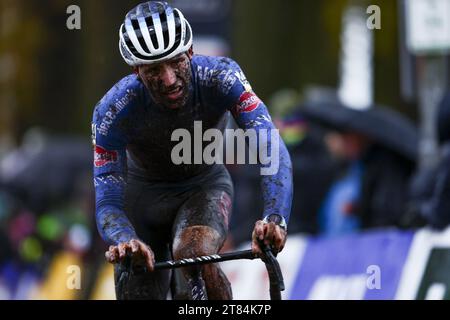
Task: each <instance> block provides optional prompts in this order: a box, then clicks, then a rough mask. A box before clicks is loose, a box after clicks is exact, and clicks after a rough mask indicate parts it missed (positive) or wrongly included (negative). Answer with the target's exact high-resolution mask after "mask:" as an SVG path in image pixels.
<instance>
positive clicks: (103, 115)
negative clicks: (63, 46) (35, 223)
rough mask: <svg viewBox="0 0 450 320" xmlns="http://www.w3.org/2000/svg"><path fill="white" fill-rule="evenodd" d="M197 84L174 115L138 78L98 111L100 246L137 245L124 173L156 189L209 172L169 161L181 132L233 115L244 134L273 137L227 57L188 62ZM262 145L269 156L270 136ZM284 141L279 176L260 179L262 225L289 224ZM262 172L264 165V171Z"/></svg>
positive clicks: (220, 124)
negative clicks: (279, 220)
mask: <svg viewBox="0 0 450 320" xmlns="http://www.w3.org/2000/svg"><path fill="white" fill-rule="evenodd" d="M191 71H192V82H191V85H190V93H189V98H188V101H187V103H186V105H185V106H183V107H182V108H180V109H177V110H172V109H169V108H164V107H162V106H159V105H158V104H156V103H155V102H154V101H153V99H152V97H151V95H150V93H149V91H148V89H147V88H146V87H145V86H144V84H143V83H142V82H141V81H140V79H139V78H138V76H137V75H135V74H132V75H129V76H127V77H125V78H123V79H122V80H121V81H119V82H118V83H117V84H116V85H115V86H114V87H113V88H112V89H111V90H110V91H109V92H108V93H107V94H106V95H105V96H104V97H103V99H102V100H101V101H100V102H99V103H98V104H97V106H96V107H95V110H94V116H93V122H92V129H93V144H94V149H95V150H94V157H95V158H94V185H95V189H96V219H97V226H98V229H99V231H100V233H101V235H102V237H103V239H104V240H105V241H107V242H109V243H113V244H117V243H120V242H124V241H129V240H130V239H132V238H137V235H136V233H135V231H134V228H133V226H132V225H131V223H130V221H129V220H128V218H127V216H126V214H125V210H124V190H125V186H126V176H127V172H133V174H139V175H141V176H145V178H146V179H149V180H151V181H161V182H167V181H182V180H184V179H188V178H191V177H194V176H196V175H198V174H200V173H202V172H204V171H205V170H208V167H209V166H210V165H207V164H204V163H201V164H199V163H197V162H195V163H196V164H187V163H182V164H178V165H176V164H174V162H173V161H172V158H171V155H172V150H173V148H174V147H175V146H176V145H177V144H178V143H179V142H177V141H172V133H173V132H174V130H176V129H180V128H182V129H186V130H188V131H189V132H191V133H194V123H195V122H196V121H201V124H202V130H203V131H206V130H208V129H220V130H223V129H224V128H225V126H226V122H227V116H228V114H229V112H231V114H232V115H233V117H234V119H235V121H236V123H237V124H238V126H239V127H240V128H242V129H244V130H246V129H255V130H256V131H257V132H259V131H260V130H261V129H266V130H271V129H275V127H274V125H273V123H272V121H271V118H270V115H269V114H268V111H267V108H266V106H265V105H264V103H263V102H262V101H261V100H260V99H259V98H258V97H257V96H256V94H255V93H254V92H253V91H252V89H251V86H250V84H249V83H248V81H247V80H246V78H245V76H244V74H243V72H242V70H241V69H240V67H239V66H238V64H237V63H236V62H234V61H233V60H231V59H229V58H223V57H206V56H198V55H195V56H194V57H193V58H192V60H191ZM267 137H268V138H267V139H264V141H258V145H264V147H265V148H267V149H268V150H270V146H271V137H270V135H267ZM278 140H279V169H278V171H277V172H276V173H274V174H273V175H262V176H261V182H262V184H261V186H262V192H263V200H264V212H263V217H266V216H268V215H271V214H279V215H282V216H283V217H284V218H285V219H286V221H288V220H289V215H290V210H291V202H292V192H293V190H292V188H293V186H292V166H291V161H290V157H289V154H288V151H287V149H286V147H285V145H284V143H283V141H282V140H281V138H280V139H278ZM261 166H262V167H264V166H265V165H261Z"/></svg>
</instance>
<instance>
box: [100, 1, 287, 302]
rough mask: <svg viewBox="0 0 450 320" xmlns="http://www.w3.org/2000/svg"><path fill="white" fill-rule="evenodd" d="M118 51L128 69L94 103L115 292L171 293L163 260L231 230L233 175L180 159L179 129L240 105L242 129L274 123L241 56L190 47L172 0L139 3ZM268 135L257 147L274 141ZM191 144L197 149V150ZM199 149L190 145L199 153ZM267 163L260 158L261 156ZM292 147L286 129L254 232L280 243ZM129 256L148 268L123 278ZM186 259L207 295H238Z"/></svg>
mask: <svg viewBox="0 0 450 320" xmlns="http://www.w3.org/2000/svg"><path fill="white" fill-rule="evenodd" d="M119 34H120V41H119V48H120V53H121V55H122V57H123V59H124V60H125V62H126V63H127V64H128V65H130V66H131V67H132V68H133V71H134V72H133V74H131V75H128V76H126V77H125V78H123V79H122V80H120V81H119V82H118V83H117V84H116V85H115V86H114V87H113V88H112V89H111V90H110V91H109V92H108V93H107V94H106V95H105V96H104V97H103V98H102V99H101V101H100V102H99V103H98V104H97V106H96V107H95V110H94V115H93V122H92V129H93V143H94V185H95V188H96V220H97V226H98V229H99V232H100V234H101V236H102V238H103V239H104V240H105V241H106V242H108V243H109V244H110V247H109V250H108V251H107V252H106V254H105V255H106V258H107V260H108V261H109V262H111V263H113V264H114V266H115V280H116V294H117V297H118V298H127V299H165V298H166V296H167V293H168V290H169V287H170V272H169V271H153V268H154V262H155V257H156V258H158V260H165V259H166V260H167V259H170V258H174V259H182V258H189V257H193V256H202V255H209V254H214V253H217V252H218V251H219V250H220V249H221V247H222V245H223V243H224V241H225V238H226V236H227V228H228V221H229V216H230V213H231V207H232V199H233V185H232V181H231V179H230V176H229V174H228V172H227V170H226V169H225V167H224V166H223V165H222V164H212V165H211V164H205V163H201V164H189V163H182V164H178V165H176V164H174V161H172V157H171V155H172V150H173V148H174V147H175V145H176V144H177V142H175V141H172V138H171V137H172V133H173V132H174V130H176V129H179V128H183V129H186V130H188V131H189V132H191V133H193V132H194V122H195V121H201V123H202V129H203V131H205V130H208V129H211V128H218V129H221V130H223V129H224V128H225V125H226V122H227V117H228V115H229V114H230V112H231V114H232V115H233V116H234V119H235V120H236V122H237V124H238V125H239V126H240V127H241V128H242V129H244V130H245V129H250V128H251V129H255V130H257V131H259V130H261V129H266V130H270V129H274V125H273V124H272V121H271V119H270V116H269V114H268V112H267V108H266V106H265V105H264V103H263V102H262V101H261V100H260V99H259V98H258V97H257V96H256V94H255V93H254V92H253V91H252V89H251V87H250V84H249V83H248V81H247V80H246V79H245V76H244V74H243V72H242V70H241V69H240V67H239V66H238V65H237V63H236V62H234V61H233V60H231V59H229V58H225V57H207V56H199V55H194V53H193V46H192V40H193V34H192V29H191V27H190V25H189V23H188V21H187V20H186V19H185V18H184V16H183V14H182V13H181V12H180V10H178V9H175V8H172V7H171V6H169V5H168V4H167V3H165V2H156V1H150V2H145V3H141V4H139V5H138V6H137V7H135V8H134V9H132V10H131V11H130V12H129V13H128V14H127V15H126V17H125V21H124V23H123V24H122V26H121V27H120V32H119ZM271 143H272V140H271V138H270V137H269V138H267V139H262V140H261V139H259V140H258V146H259V147H260V148H261V147H267V148H268V149H269V150H270V145H271ZM194 151H195V150H194ZM194 156H195V155H194ZM261 167H264V165H261ZM291 171H292V170H291V162H290V157H289V154H288V152H287V150H286V147H285V145H284V143H283V142H282V141H281V139H279V170H278V171H277V172H276V173H275V174H273V175H267V176H261V185H262V191H263V195H264V199H263V200H264V204H265V205H264V212H263V216H262V220H260V221H257V222H256V224H255V228H254V230H253V234H252V250H253V251H254V252H255V253H256V254H261V251H260V249H259V246H258V240H263V241H265V243H266V244H269V245H272V246H273V248H274V250H275V251H281V250H282V249H283V247H284V244H285V242H286V235H287V233H286V225H287V223H288V220H289V214H290V208H291V199H292V172H291ZM127 256H131V257H132V258H131V259H132V260H133V261H135V262H136V264H137V265H139V264H140V265H142V266H143V268H142V270H141V271H142V272H135V273H132V274H131V276H130V278H128V283H127V288H123V286H120V287H118V286H117V283H118V282H119V279H121V275H122V274H123V273H124V272H125V271H126V266H125V264H124V263H123V262H124V261H125V257H127ZM185 269H186V270H183V274H184V276H185V278H186V279H187V283H188V284H189V285H190V288H191V289H192V290H194V289H193V288H196V287H198V285H199V283H200V285H201V286H202V288H203V289H206V292H204V297H205V298H206V294H207V297H208V298H209V299H232V294H231V288H230V284H229V282H228V280H227V278H226V276H225V275H224V273H223V272H222V271H221V270H220V268H219V267H218V266H217V265H208V266H204V267H202V268H201V270H199V269H195V268H190V269H187V268H185Z"/></svg>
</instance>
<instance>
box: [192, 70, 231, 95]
mask: <svg viewBox="0 0 450 320" xmlns="http://www.w3.org/2000/svg"><path fill="white" fill-rule="evenodd" d="M197 77H198V79H199V83H200V84H201V85H202V86H205V87H214V86H217V88H218V89H219V90H220V91H221V92H222V93H223V94H225V95H227V94H228V93H229V92H230V90H231V88H233V86H234V84H235V83H236V81H237V80H238V78H237V77H236V74H235V73H234V72H233V70H231V69H230V70H219V69H210V68H208V67H202V66H197Z"/></svg>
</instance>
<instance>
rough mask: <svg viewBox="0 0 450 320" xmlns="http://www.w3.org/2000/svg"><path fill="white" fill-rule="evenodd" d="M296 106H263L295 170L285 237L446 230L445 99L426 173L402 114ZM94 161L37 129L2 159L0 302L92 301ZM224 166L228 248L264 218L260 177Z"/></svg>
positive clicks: (96, 271)
mask: <svg viewBox="0 0 450 320" xmlns="http://www.w3.org/2000/svg"><path fill="white" fill-rule="evenodd" d="M297 102H298V97H297V96H296V95H295V94H292V93H291V94H290V93H289V92H284V93H283V94H280V95H279V96H278V98H277V99H275V100H274V101H272V102H270V103H272V104H273V105H274V106H272V107H273V108H274V110H277V112H274V120H275V122H276V124H277V126H278V128H279V129H280V132H281V135H282V137H283V139H284V141H285V142H286V144H287V146H288V148H289V150H290V154H291V158H292V162H293V173H294V186H295V190H294V202H293V208H292V213H291V220H290V223H289V227H288V229H289V234H296V233H301V234H305V235H320V236H326V237H333V236H339V235H344V234H348V233H352V232H360V231H363V230H366V229H369V228H404V229H414V228H420V227H424V226H430V227H432V228H434V229H443V228H445V227H447V226H448V225H449V224H450V196H449V195H450V163H449V162H450V129H449V128H450V94H447V95H446V97H445V98H444V99H443V101H442V103H441V105H440V108H439V114H438V117H437V119H436V128H437V131H438V132H437V134H438V136H439V142H440V145H441V155H442V156H441V160H440V162H439V163H438V164H437V165H436V167H434V168H425V169H423V168H422V169H420V168H419V166H418V164H417V159H418V157H417V154H418V133H417V129H416V126H415V125H414V124H413V123H412V122H411V121H409V120H408V119H406V118H405V117H404V116H402V115H400V114H398V113H395V112H393V111H392V110H389V109H388V108H385V107H381V106H373V107H372V108H370V109H368V110H365V111H358V110H352V109H350V108H347V107H346V106H343V105H341V104H340V103H338V102H337V100H334V99H324V100H323V101H313V102H305V103H302V104H300V105H298V103H297ZM91 163H92V150H91V146H90V144H89V139H87V138H73V137H57V138H55V137H52V136H49V135H46V134H45V132H41V131H40V130H38V129H33V130H30V131H29V132H28V133H27V134H26V135H25V136H24V137H23V141H22V143H21V146H20V147H19V148H17V149H16V150H13V151H12V152H9V153H7V154H5V155H3V156H2V157H1V158H0V239H1V240H0V241H1V242H2V246H1V247H0V299H33V298H35V299H51V298H85V299H87V298H93V297H95V291H96V290H97V287H98V286H99V284H98V279H99V277H100V276H101V275H102V274H104V273H105V270H104V265H105V262H104V258H103V257H104V256H103V252H104V250H105V249H106V245H105V244H104V243H103V242H102V240H101V239H100V238H99V236H98V233H97V230H96V227H95V217H94V207H95V206H94V194H93V186H92V181H91ZM228 169H229V171H230V173H231V175H232V177H233V181H234V185H235V199H234V201H235V203H234V210H233V215H232V218H231V222H230V235H229V238H228V240H227V243H226V246H225V248H224V250H225V251H227V250H231V249H233V248H235V247H237V246H239V245H240V244H242V243H245V242H247V241H249V240H250V232H251V230H252V228H253V224H254V222H255V221H256V220H257V219H259V218H260V214H261V212H262V207H261V206H262V201H260V200H261V193H260V188H259V183H260V176H259V170H258V168H257V167H256V166H251V165H230V166H228ZM150 245H151V244H150ZM68 264H71V265H79V266H82V268H81V270H82V274H81V277H82V279H83V283H85V285H84V286H83V288H82V290H77V291H71V292H69V291H68V292H66V293H62V292H61V290H59V289H58V288H59V287H60V286H61V284H58V281H59V282H61V281H63V283H65V279H66V277H67V272H66V270H65V269H61V268H62V267H61V266H67V265H68ZM52 273H53V274H52ZM54 274H60V275H61V274H62V275H63V276H64V278H57V279H56V278H55V275H54ZM58 286H59V287H58ZM55 288H56V289H55ZM55 292H56V294H55Z"/></svg>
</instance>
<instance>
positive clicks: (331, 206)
mask: <svg viewBox="0 0 450 320" xmlns="http://www.w3.org/2000/svg"><path fill="white" fill-rule="evenodd" d="M301 112H302V114H303V115H304V116H305V117H306V118H307V119H309V120H310V121H311V122H315V123H318V124H321V125H324V126H325V127H326V128H328V129H329V130H330V132H329V133H328V134H326V135H325V142H326V145H327V147H328V149H329V151H330V153H331V154H332V155H333V156H334V157H335V159H336V160H338V161H339V162H340V167H341V169H340V174H339V175H338V176H337V177H336V179H335V180H334V182H333V184H332V186H331V187H330V189H329V191H328V194H327V196H326V198H325V199H324V202H323V206H322V208H321V210H320V214H319V217H318V219H319V221H320V230H321V232H322V233H324V234H327V235H333V236H334V235H339V234H344V233H347V232H352V231H356V230H359V229H365V228H374V227H388V226H397V227H409V225H408V224H405V212H406V205H405V204H406V202H407V201H406V200H407V187H408V185H409V180H410V176H411V173H412V172H413V170H414V167H415V156H416V153H417V132H416V130H415V127H414V126H413V125H412V124H411V123H409V122H408V121H407V120H406V119H404V118H403V117H401V116H400V115H398V114H396V113H393V112H392V111H388V110H385V109H384V108H381V107H373V108H372V109H369V110H367V111H359V110H353V109H349V108H346V107H344V106H342V105H340V104H338V103H329V102H327V103H315V104H306V105H305V106H303V108H302V111H301Z"/></svg>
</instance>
